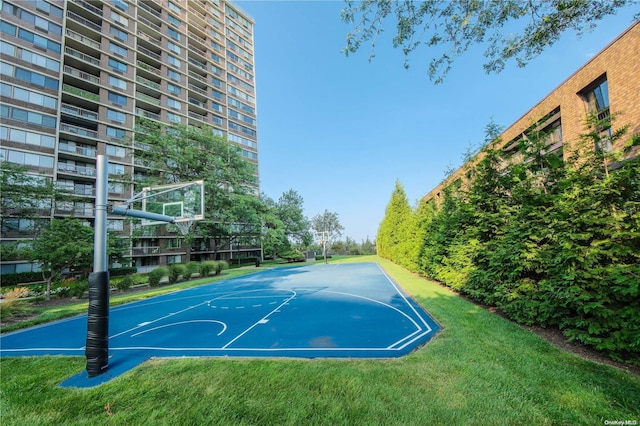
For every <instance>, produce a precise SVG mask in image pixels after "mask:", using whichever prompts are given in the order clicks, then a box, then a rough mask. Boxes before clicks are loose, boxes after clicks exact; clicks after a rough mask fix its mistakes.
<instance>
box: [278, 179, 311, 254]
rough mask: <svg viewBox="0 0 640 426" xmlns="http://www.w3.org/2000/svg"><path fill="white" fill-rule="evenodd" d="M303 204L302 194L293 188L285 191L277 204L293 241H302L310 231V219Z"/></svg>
mask: <svg viewBox="0 0 640 426" xmlns="http://www.w3.org/2000/svg"><path fill="white" fill-rule="evenodd" d="M303 205H304V200H303V198H302V196H301V195H300V194H298V193H297V192H296V191H294V190H293V189H290V190H288V191H286V192H284V193H283V194H282V196H280V198H279V199H278V202H277V204H276V205H275V211H276V214H277V216H278V217H279V218H280V220H281V221H282V224H283V226H284V233H285V235H286V236H287V238H288V239H289V240H290V241H291V242H292V243H300V242H302V241H303V240H304V239H305V237H306V236H307V234H308V233H309V220H308V219H307V218H306V217H305V215H304V208H303Z"/></svg>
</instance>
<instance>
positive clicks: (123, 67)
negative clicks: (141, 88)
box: [109, 58, 127, 73]
mask: <svg viewBox="0 0 640 426" xmlns="http://www.w3.org/2000/svg"><path fill="white" fill-rule="evenodd" d="M109 66H110V67H111V68H113V69H114V70H116V71H120V72H123V73H125V72H127V64H124V63H122V62H120V61H117V60H115V59H113V58H109Z"/></svg>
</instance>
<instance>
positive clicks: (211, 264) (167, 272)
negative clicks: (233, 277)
mask: <svg viewBox="0 0 640 426" xmlns="http://www.w3.org/2000/svg"><path fill="white" fill-rule="evenodd" d="M228 268H229V264H228V263H227V262H225V261H224V260H207V261H204V262H189V263H186V264H182V263H175V264H173V265H170V266H168V267H165V266H160V267H158V268H156V269H154V270H153V271H151V272H149V275H148V279H149V285H150V286H152V287H157V286H158V285H160V282H161V281H162V279H163V278H165V277H166V278H167V279H168V281H169V283H170V284H173V283H176V282H178V281H179V280H180V279H181V278H182V279H183V280H189V279H191V277H192V276H193V275H194V274H196V273H197V274H199V275H200V276H201V277H208V276H209V275H212V274H215V275H220V273H221V272H222V271H223V270H224V269H228Z"/></svg>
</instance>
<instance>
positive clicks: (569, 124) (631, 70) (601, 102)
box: [424, 22, 640, 201]
mask: <svg viewBox="0 0 640 426" xmlns="http://www.w3.org/2000/svg"><path fill="white" fill-rule="evenodd" d="M590 113H595V114H597V115H598V117H599V118H606V117H608V116H613V117H615V121H614V123H613V127H614V130H615V129H616V128H618V127H620V126H622V125H629V133H628V134H629V135H631V134H636V133H640V23H639V22H636V23H635V24H634V25H632V26H631V27H629V28H628V29H627V30H626V31H625V32H624V33H622V34H621V35H620V36H618V37H617V38H616V39H615V40H614V41H612V42H611V43H610V44H609V45H608V46H606V47H605V48H604V49H603V50H602V51H601V52H600V53H598V54H597V55H595V56H594V57H593V58H592V59H591V60H590V61H589V62H587V63H586V64H585V65H583V66H582V67H581V68H580V69H579V70H577V71H576V72H575V73H574V74H573V75H571V76H570V77H569V78H567V79H566V80H565V81H564V82H563V83H561V84H560V85H559V86H558V87H557V88H556V89H555V90H553V91H552V92H551V93H549V95H547V96H546V97H545V98H544V99H542V100H541V101H540V102H539V103H538V104H537V105H535V106H534V107H533V108H531V109H530V110H529V111H528V112H526V113H525V114H524V115H523V116H522V117H520V118H519V119H518V120H517V121H516V122H515V123H513V124H512V125H511V126H509V127H508V128H507V129H506V130H505V131H504V132H503V133H502V134H501V135H500V140H501V144H502V146H501V147H500V148H502V149H503V151H504V152H505V153H506V154H512V155H517V153H516V148H517V145H518V143H517V142H518V140H519V139H520V138H521V137H523V135H525V133H526V132H527V131H528V130H530V129H531V128H532V127H533V128H535V129H537V130H542V131H544V132H545V133H547V134H548V137H547V141H546V142H547V152H554V151H556V150H563V152H564V153H565V155H566V152H568V151H569V150H568V149H567V150H564V148H565V147H567V148H570V147H571V146H572V144H575V142H576V141H578V140H579V135H580V134H581V133H583V132H584V124H585V119H586V117H587V115H588V114H590ZM619 143H622V141H620V142H619ZM603 148H604V149H614V150H615V149H620V146H613V147H611V146H609V147H603ZM634 154H637V151H636V152H635V153H634ZM481 155H482V153H480V154H478V155H477V156H476V157H474V159H473V160H471V161H477V160H478V159H479V158H481V157H480V156H481ZM463 169H464V166H463V167H461V168H460V169H458V170H457V171H456V172H454V173H453V174H452V175H451V176H450V177H449V178H448V179H446V180H445V181H444V182H442V183H441V184H440V185H438V186H437V187H436V188H434V189H433V190H431V191H430V192H429V193H428V194H427V195H426V196H425V197H424V200H426V201H430V200H438V199H439V198H440V196H441V194H442V191H443V189H444V188H445V187H446V186H447V185H448V184H449V182H453V181H455V180H457V179H458V178H461V177H463Z"/></svg>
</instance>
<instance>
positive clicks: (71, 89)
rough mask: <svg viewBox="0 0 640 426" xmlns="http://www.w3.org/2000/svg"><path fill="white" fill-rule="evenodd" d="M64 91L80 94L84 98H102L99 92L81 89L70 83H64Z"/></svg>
mask: <svg viewBox="0 0 640 426" xmlns="http://www.w3.org/2000/svg"><path fill="white" fill-rule="evenodd" d="M62 91H63V92H66V93H71V94H72V95H75V96H79V97H81V98H84V99H88V100H90V101H93V102H98V101H99V100H100V96H99V95H98V94H96V93H93V92H89V91H88V90H82V89H79V88H77V87H75V86H71V85H69V84H63V85H62Z"/></svg>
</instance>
